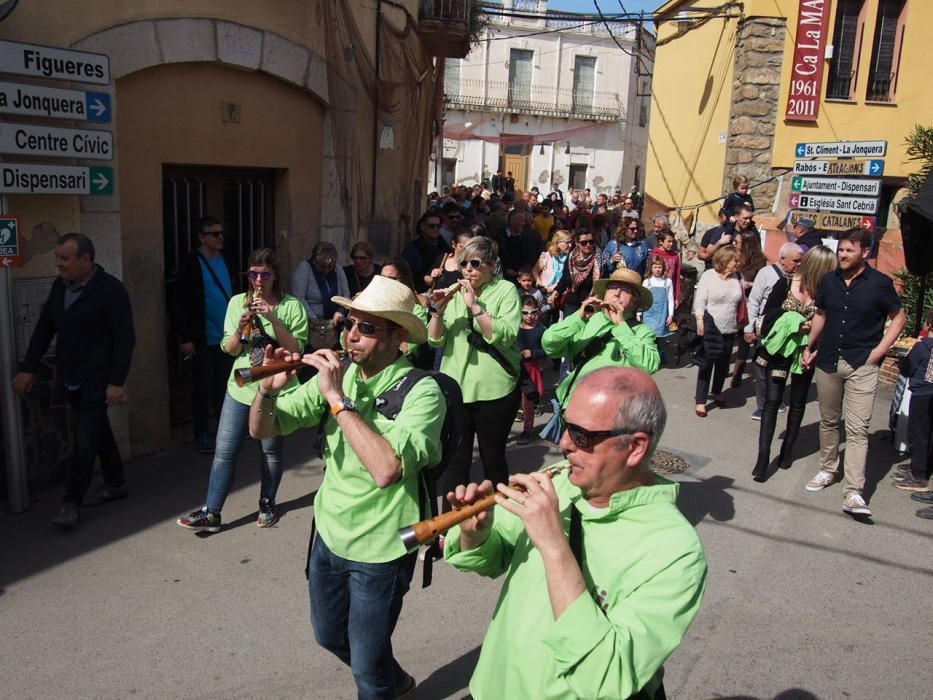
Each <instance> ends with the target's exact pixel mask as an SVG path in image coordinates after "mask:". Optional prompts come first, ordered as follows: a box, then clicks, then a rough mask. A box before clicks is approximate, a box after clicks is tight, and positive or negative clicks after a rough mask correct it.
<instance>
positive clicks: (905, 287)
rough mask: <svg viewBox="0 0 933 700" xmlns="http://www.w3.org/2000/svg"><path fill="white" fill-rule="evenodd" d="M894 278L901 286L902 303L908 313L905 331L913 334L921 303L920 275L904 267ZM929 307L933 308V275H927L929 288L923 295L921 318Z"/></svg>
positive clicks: (895, 273)
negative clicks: (918, 307)
mask: <svg viewBox="0 0 933 700" xmlns="http://www.w3.org/2000/svg"><path fill="white" fill-rule="evenodd" d="M894 279H895V280H897V282H898V283H899V286H900V287H901V304H902V305H903V306H904V311H905V312H906V313H907V326H906V327H905V329H904V331H905V333H907V334H908V335H911V334H913V332H914V323H915V321H916V319H917V306H918V304H919V303H920V277H918V276H917V275H913V274H911V273H909V272H908V271H907V269H906V268H903V267H902V268H901V269H900V270H897V271H896V272H894ZM929 309H933V275H927V288H926V292H925V293H924V295H923V308H922V309H921V312H920V318H921V319H922V318H923V315H924V314H925V313H926V312H927V311H928V310H929Z"/></svg>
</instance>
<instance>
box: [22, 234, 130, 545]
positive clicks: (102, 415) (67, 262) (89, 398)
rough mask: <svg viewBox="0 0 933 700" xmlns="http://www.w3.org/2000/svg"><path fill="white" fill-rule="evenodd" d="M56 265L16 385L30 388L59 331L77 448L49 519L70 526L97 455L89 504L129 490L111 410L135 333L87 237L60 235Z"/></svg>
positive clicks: (58, 359) (126, 305)
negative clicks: (97, 477) (96, 484)
mask: <svg viewBox="0 0 933 700" xmlns="http://www.w3.org/2000/svg"><path fill="white" fill-rule="evenodd" d="M55 264H56V267H58V273H59V277H58V279H56V280H55V282H54V283H53V284H52V290H51V291H50V292H49V297H48V299H47V300H46V302H45V305H44V306H43V307H42V313H41V314H40V315H39V321H38V322H37V323H36V328H35V330H34V331H33V334H32V339H31V340H30V341H29V349H28V350H27V351H26V357H25V359H24V360H23V362H22V364H21V365H20V371H19V373H18V374H17V375H16V376H15V377H13V390H14V391H15V392H16V393H18V394H26V393H28V392H29V391H30V390H31V389H32V387H33V386H34V385H35V383H36V379H37V377H36V371H37V369H38V367H39V362H40V361H41V360H42V356H43V355H44V354H45V351H46V350H47V349H48V347H49V343H51V342H52V338H53V337H55V336H57V341H56V346H55V364H56V367H57V376H56V381H58V382H61V384H63V385H64V388H65V390H66V392H67V395H68V402H69V403H70V404H71V409H72V414H73V415H72V424H73V434H72V439H73V442H74V445H73V455H72V460H71V468H70V470H69V472H68V477H67V480H66V484H65V497H64V498H63V499H62V500H63V504H62V509H61V511H60V512H59V513H58V515H56V516H55V519H54V520H53V521H52V522H53V523H54V524H56V525H58V526H60V527H64V528H70V527H73V526H74V525H75V524H76V523H77V522H78V506H79V505H81V502H82V501H83V500H84V496H85V494H86V493H87V490H88V487H89V486H90V483H91V477H92V475H93V471H94V460H95V458H96V457H98V456H99V457H100V464H101V471H102V472H103V476H104V484H103V486H101V488H100V489H99V490H98V491H97V492H96V493H95V494H94V495H93V496H92V497H91V499H90V500H89V502H88V503H87V504H86V505H100V504H103V503H106V502H107V501H113V500H117V499H119V498H126V496H127V495H128V494H127V490H126V484H125V481H124V478H123V461H122V460H121V458H120V451H119V449H117V442H116V440H114V437H113V431H112V430H111V429H110V419H109V418H108V416H107V407H108V406H113V405H116V404H118V403H121V402H122V401H123V400H124V397H125V389H124V387H125V384H126V375H127V374H128V373H129V370H130V360H131V358H132V355H133V346H134V345H135V344H136V336H135V334H134V332H133V311H132V308H131V307H130V297H129V294H127V292H126V287H124V286H123V283H122V282H120V280H118V279H117V278H116V277H114V276H112V275H108V274H107V273H106V272H104V268H102V267H101V266H100V265H98V264H96V263H95V262H94V244H93V243H92V242H91V239H90V238H88V237H87V236H85V235H84V234H83V233H68V234H65V235H64V236H62V237H61V238H59V239H58V243H57V246H56V248H55Z"/></svg>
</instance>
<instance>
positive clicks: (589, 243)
mask: <svg viewBox="0 0 933 700" xmlns="http://www.w3.org/2000/svg"><path fill="white" fill-rule="evenodd" d="M595 242H596V241H595V239H593V238H588V239H587V240H585V241H584V240H582V239H581V240H579V241H577V243H579V244H580V245H593V243H595Z"/></svg>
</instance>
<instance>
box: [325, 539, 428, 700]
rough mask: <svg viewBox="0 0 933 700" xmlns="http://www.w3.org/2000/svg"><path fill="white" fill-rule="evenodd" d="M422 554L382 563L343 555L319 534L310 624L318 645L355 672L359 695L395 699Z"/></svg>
mask: <svg viewBox="0 0 933 700" xmlns="http://www.w3.org/2000/svg"><path fill="white" fill-rule="evenodd" d="M416 558H417V553H416V552H412V553H411V554H406V555H405V556H403V557H401V558H399V559H396V560H394V561H387V562H383V563H380V564H367V563H365V562H357V561H350V560H349V559H344V558H343V557H339V556H337V555H336V554H334V553H333V552H331V551H330V549H329V548H328V547H327V545H326V544H325V543H324V540H323V539H322V538H321V536H320V535H318V536H317V537H316V538H315V540H314V546H313V547H312V548H311V555H310V561H309V562H308V592H309V596H310V599H311V627H312V628H313V629H314V638H315V640H316V641H317V643H318V644H320V645H321V646H322V647H324V648H325V649H327V651H329V652H331V653H332V654H334V655H335V656H336V657H337V658H338V659H340V660H341V661H343V662H344V663H345V664H347V666H349V667H350V669H351V670H352V671H353V678H354V679H355V680H356V688H357V697H358V698H360V700H382V699H385V700H392V698H394V697H395V688H396V685H397V684H398V682H399V681H400V680H401V679H402V678H403V677H404V673H405V672H404V671H402V669H401V667H400V666H399V665H398V662H397V661H396V660H395V657H394V656H393V655H392V632H393V631H394V630H395V623H396V622H398V616H399V613H401V611H402V598H404V596H405V594H406V593H407V592H408V586H409V584H410V583H411V576H412V573H413V572H414V569H415V560H416Z"/></svg>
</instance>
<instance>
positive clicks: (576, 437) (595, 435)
mask: <svg viewBox="0 0 933 700" xmlns="http://www.w3.org/2000/svg"><path fill="white" fill-rule="evenodd" d="M560 424H561V426H562V427H563V428H564V430H566V431H567V434H568V435H570V439H571V440H572V441H573V444H574V445H576V446H577V447H579V448H580V449H581V450H592V449H593V446H594V445H595V444H596V443H597V442H602V441H603V440H605V439H606V438H608V437H618V436H619V435H634V434H635V433H642V432H644V431H643V430H629V429H627V428H617V429H615V430H587V429H586V428H581V427H580V426H579V425H577V424H575V423H568V422H567V419H566V418H564V416H563V415H561V417H560Z"/></svg>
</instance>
